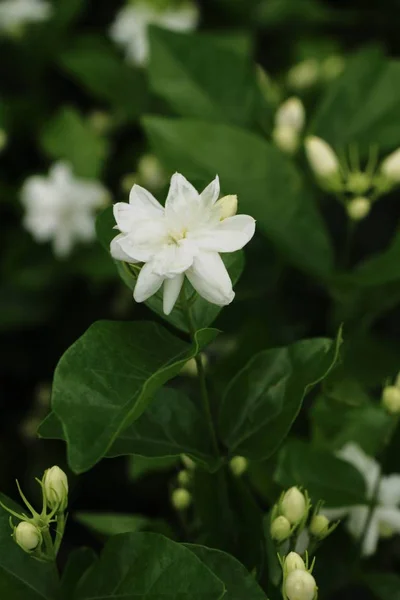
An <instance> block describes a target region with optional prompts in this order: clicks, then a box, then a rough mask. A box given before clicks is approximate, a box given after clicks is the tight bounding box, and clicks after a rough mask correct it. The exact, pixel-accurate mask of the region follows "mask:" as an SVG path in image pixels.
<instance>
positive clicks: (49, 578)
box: [0, 494, 58, 600]
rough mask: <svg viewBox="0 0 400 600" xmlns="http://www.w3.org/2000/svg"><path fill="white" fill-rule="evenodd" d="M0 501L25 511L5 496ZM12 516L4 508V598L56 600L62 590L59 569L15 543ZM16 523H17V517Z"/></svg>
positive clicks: (0, 556) (0, 518)
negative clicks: (59, 584) (59, 590)
mask: <svg viewBox="0 0 400 600" xmlns="http://www.w3.org/2000/svg"><path fill="white" fill-rule="evenodd" d="M0 501H1V502H2V503H3V504H5V506H8V507H9V508H10V509H12V510H15V511H16V512H21V508H20V507H19V506H18V505H16V504H15V503H14V502H13V501H12V500H10V499H9V498H7V497H6V496H4V495H3V494H0ZM9 517H10V515H9V513H7V512H6V511H5V510H4V509H3V508H1V507H0V598H4V600H6V599H7V600H8V599H9V600H54V599H55V597H56V594H57V590H58V576H57V570H56V568H55V566H54V565H53V564H50V563H41V562H38V561H36V560H34V559H33V558H32V557H31V556H29V554H27V553H26V552H24V551H23V550H22V549H21V548H20V547H19V546H18V545H17V544H16V543H15V542H14V540H13V539H12V537H11V533H12V530H11V527H10V522H9ZM14 524H15V525H16V524H17V519H16V518H14Z"/></svg>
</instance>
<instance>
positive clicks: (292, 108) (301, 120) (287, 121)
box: [275, 96, 306, 132]
mask: <svg viewBox="0 0 400 600" xmlns="http://www.w3.org/2000/svg"><path fill="white" fill-rule="evenodd" d="M305 120H306V113H305V110H304V106H303V103H302V101H301V100H300V98H296V97H295V96H292V98H288V99H287V100H285V102H284V103H283V104H281V106H280V107H279V108H278V110H277V111H276V115H275V125H276V127H289V128H290V129H294V131H296V132H300V131H301V130H302V129H303V127H304V124H305Z"/></svg>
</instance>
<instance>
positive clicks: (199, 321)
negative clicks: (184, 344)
mask: <svg viewBox="0 0 400 600" xmlns="http://www.w3.org/2000/svg"><path fill="white" fill-rule="evenodd" d="M114 225H115V219H114V217H113V213H112V207H108V208H106V209H105V210H104V211H103V212H102V213H101V214H100V215H99V216H98V217H97V220H96V230H97V236H98V239H99V241H100V242H101V244H102V246H103V247H104V249H105V250H106V251H107V252H109V248H110V243H111V240H112V239H113V238H114V237H115V235H116V231H115V229H113V227H114ZM221 256H222V260H223V261H224V263H225V266H226V268H227V269H228V272H229V275H230V278H231V280H232V283H233V284H234V285H235V283H236V282H237V281H238V280H239V278H240V276H241V274H242V271H243V268H244V255H243V252H241V251H239V252H234V253H232V254H222V255H221ZM114 262H115V266H116V269H117V271H118V274H119V276H120V277H121V279H122V280H123V282H124V283H125V284H126V285H127V286H128V287H129V288H130V289H131V290H132V291H133V290H134V289H135V285H136V280H137V275H138V271H137V270H136V269H135V267H130V266H129V265H128V264H127V263H124V262H121V261H119V260H116V261H114ZM184 289H185V294H186V297H187V298H188V300H189V303H190V308H191V313H192V319H193V323H194V326H195V329H203V328H204V327H208V326H209V325H211V324H212V323H213V322H214V321H215V319H216V318H217V316H218V315H219V313H220V312H221V310H222V309H223V307H222V306H217V305H216V304H211V303H210V302H207V300H204V298H202V297H201V296H199V295H198V294H197V293H195V292H194V290H193V288H192V286H191V285H190V284H189V282H188V281H187V280H186V281H185V284H184ZM145 304H146V306H148V307H149V308H150V309H151V310H153V311H154V312H155V313H156V314H157V315H158V316H159V317H161V318H162V319H164V320H165V321H167V322H168V323H170V324H171V325H174V327H176V328H177V329H180V330H181V331H185V332H186V333H188V332H189V326H188V321H187V316H186V313H185V311H184V310H183V306H182V302H181V301H180V300H179V299H178V301H177V303H176V304H175V307H174V310H173V311H172V313H171V314H169V315H165V314H164V311H163V291H162V288H161V289H160V290H159V291H158V292H157V293H156V294H154V296H151V298H149V299H148V300H147V301H146V302H145Z"/></svg>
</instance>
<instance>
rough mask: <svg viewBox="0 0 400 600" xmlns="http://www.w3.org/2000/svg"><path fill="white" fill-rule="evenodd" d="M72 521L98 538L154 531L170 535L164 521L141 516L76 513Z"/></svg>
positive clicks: (109, 513) (110, 513)
mask: <svg viewBox="0 0 400 600" xmlns="http://www.w3.org/2000/svg"><path fill="white" fill-rule="evenodd" d="M73 519H74V521H77V522H78V523H80V524H81V525H84V526H85V527H87V528H88V529H90V530H91V531H93V532H94V533H97V534H100V536H107V537H109V536H112V535H119V534H121V533H134V532H137V531H154V532H157V533H162V534H163V535H168V536H169V537H170V534H171V530H170V528H169V526H168V525H167V523H166V522H165V521H162V520H161V519H151V518H150V517H145V516H143V515H132V514H128V513H112V512H108V513H106V512H84V511H78V512H75V513H74V515H73Z"/></svg>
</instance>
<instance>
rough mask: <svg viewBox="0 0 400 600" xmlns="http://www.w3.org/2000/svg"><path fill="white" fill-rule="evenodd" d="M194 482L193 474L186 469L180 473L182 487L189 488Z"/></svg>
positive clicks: (179, 481) (179, 479) (179, 480)
mask: <svg viewBox="0 0 400 600" xmlns="http://www.w3.org/2000/svg"><path fill="white" fill-rule="evenodd" d="M191 481H192V474H191V473H190V472H189V471H187V470H186V469H183V470H182V471H179V473H178V483H179V485H180V486H181V487H184V488H185V487H188V486H189V485H190V483H191Z"/></svg>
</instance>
